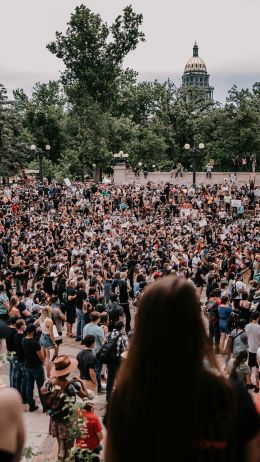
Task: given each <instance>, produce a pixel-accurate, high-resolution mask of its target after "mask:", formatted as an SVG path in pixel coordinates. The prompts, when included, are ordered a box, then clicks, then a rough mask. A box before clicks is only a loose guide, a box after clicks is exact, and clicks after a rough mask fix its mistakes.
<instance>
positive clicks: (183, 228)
mask: <svg viewBox="0 0 260 462" xmlns="http://www.w3.org/2000/svg"><path fill="white" fill-rule="evenodd" d="M172 181H173V182H174V180H172ZM259 220H260V197H259V190H258V188H257V187H255V186H254V184H253V183H251V184H250V185H243V186H239V185H237V184H236V182H235V181H232V182H230V183H226V184H223V185H214V186H199V187H197V188H194V187H189V188H188V187H186V186H185V185H182V186H180V185H176V184H174V183H173V184H170V183H166V184H163V185H154V184H149V183H148V184H147V185H146V186H140V185H138V184H131V185H124V186H118V185H114V184H109V185H108V184H106V185H105V184H95V183H86V184H82V183H75V184H73V185H72V186H71V187H66V186H65V185H58V184H49V185H48V184H46V185H44V186H37V185H36V184H27V185H17V184H11V185H5V186H4V187H3V188H2V189H1V191H0V319H1V320H3V321H6V322H8V324H9V327H8V329H9V331H8V332H9V334H8V335H7V340H6V345H7V350H8V360H9V365H10V369H9V371H10V373H9V378H10V385H11V386H12V387H14V388H16V389H17V390H18V391H19V392H20V394H21V396H22V400H23V403H25V404H28V405H29V411H31V412H33V411H35V410H36V409H38V406H37V405H36V404H35V397H34V384H35V383H36V384H37V387H38V393H39V397H40V401H41V404H42V408H43V411H44V412H48V410H50V409H51V408H52V407H53V406H52V404H51V399H52V398H53V396H52V395H53V392H52V388H51V387H53V386H55V385H58V386H59V387H61V388H62V390H66V393H67V394H68V395H69V396H70V395H71V396H74V395H78V396H80V397H81V398H89V399H91V398H93V396H94V395H95V394H97V393H100V394H102V393H103V388H102V380H103V383H104V378H105V381H106V399H107V401H108V402H110V398H111V393H112V391H113V386H114V383H115V378H116V376H117V373H118V370H119V366H120V364H121V363H122V361H123V358H126V357H127V350H128V348H129V344H130V343H132V340H130V339H132V334H133V330H135V319H134V316H135V313H136V312H137V313H138V311H139V306H140V304H141V303H142V298H143V293H146V290H145V288H146V286H149V285H151V283H153V282H154V281H157V283H158V281H160V280H161V279H162V280H163V279H164V277H165V276H172V278H173V279H176V280H178V281H187V283H188V284H189V285H190V286H191V287H192V286H193V287H194V289H195V290H196V295H197V299H198V300H199V301H200V307H201V316H202V318H203V320H204V322H205V325H206V329H207V332H208V337H209V339H210V342H211V344H212V345H213V347H214V349H215V352H216V353H221V354H222V355H223V358H224V365H225V373H226V374H227V375H231V376H232V375H234V374H235V373H236V374H237V375H238V376H239V378H240V379H241V381H242V382H244V384H245V385H246V387H247V389H248V390H253V391H254V392H255V393H256V394H257V393H258V392H259V365H258V364H259V363H260V326H259V311H260V305H259V304H260V242H259V240H260V227H259ZM258 307H259V309H258ZM180 309H181V307H180ZM160 310H161V306H160V304H158V307H157V316H158V319H159V318H160V316H162V313H161V312H160ZM177 319H178V318H176V323H175V324H174V325H166V324H165V335H167V334H166V330H168V333H169V335H170V336H171V335H175V332H176V330H180V331H182V332H183V335H184V336H185V326H184V325H181V324H179V323H178V321H177ZM187 322H188V321H187ZM147 329H149V322H148V323H147ZM65 335H66V336H68V337H69V338H75V342H79V345H80V347H81V345H82V349H81V350H80V352H79V353H78V356H77V360H78V369H79V371H80V374H79V376H76V377H74V379H73V380H71V381H69V380H68V376H69V373H71V372H72V371H73V370H75V367H76V366H75V364H74V362H73V361H74V360H73V359H71V358H68V357H67V356H66V355H60V354H59V348H60V345H61V344H62V342H63V341H64V336H65ZM136 341H137V342H138V339H136ZM133 342H135V336H134V337H133ZM155 342H156V339H155ZM157 346H158V347H159V348H160V344H158V345H157ZM162 347H163V346H162ZM180 351H181V345H180ZM175 353H177V354H178V352H175ZM183 359H184V361H187V360H188V358H186V359H185V358H183ZM73 367H74V369H73ZM252 371H254V376H253V377H252ZM46 378H47V379H48V380H47V382H46ZM56 401H57V398H56ZM52 410H53V409H52ZM81 413H83V414H84V413H85V414H84V415H85V417H86V419H88V421H89V422H90V421H91V422H92V423H93V425H92V427H91V428H92V430H93V429H94V430H93V435H94V436H93V435H92V436H93V438H92V440H91V437H89V436H88V437H86V438H83V437H82V438H78V439H77V445H78V447H79V448H80V449H89V450H91V451H96V452H97V453H98V452H99V451H100V441H101V440H102V437H103V435H102V428H101V426H100V423H99V420H98V418H97V417H96V416H95V413H94V411H93V407H92V405H90V404H88V405H86V406H85V408H84V409H83V411H81ZM83 414H81V415H83ZM50 415H51V417H50V434H51V435H52V436H54V437H56V438H57V439H58V442H59V454H60V457H61V458H62V457H64V460H65V458H66V457H67V455H68V451H69V450H70V449H71V446H72V443H74V441H73V442H72V443H71V442H69V443H68V442H66V441H67V439H68V425H66V423H64V422H65V421H64V416H63V418H62V419H61V416H59V418H57V416H56V418H55V413H54V412H52V413H50ZM91 419H92V420H91ZM89 431H90V430H89ZM93 439H94V442H93ZM86 441H87V443H86ZM6 460H7V459H6ZM8 460H9V459H8ZM10 460H12V459H10ZM111 460H112V459H111ZM113 460H116V459H113ZM121 460H122V459H121ZM203 460H204V459H203ZM230 460H231V459H230Z"/></svg>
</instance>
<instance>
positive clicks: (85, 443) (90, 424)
mask: <svg viewBox="0 0 260 462" xmlns="http://www.w3.org/2000/svg"><path fill="white" fill-rule="evenodd" d="M79 415H80V417H81V418H82V419H83V420H84V423H83V425H82V427H81V431H82V435H81V437H79V438H77V439H76V446H77V447H79V448H81V449H83V448H85V449H90V450H93V449H96V448H97V447H98V446H99V439H98V437H97V433H100V432H101V431H102V426H101V423H100V420H99V418H98V416H96V414H93V412H89V411H86V410H84V409H83V410H82V411H80V413H79Z"/></svg>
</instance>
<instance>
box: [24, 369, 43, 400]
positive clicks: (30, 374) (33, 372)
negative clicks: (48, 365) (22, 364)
mask: <svg viewBox="0 0 260 462" xmlns="http://www.w3.org/2000/svg"><path fill="white" fill-rule="evenodd" d="M26 379H27V385H26V396H27V403H28V404H29V406H30V407H34V406H35V400H34V397H33V389H34V382H36V385H37V388H38V393H39V398H40V400H41V403H42V407H43V408H45V402H44V398H43V396H42V394H41V387H42V386H43V384H44V369H43V367H42V366H39V367H37V368H36V369H29V368H28V367H26Z"/></svg>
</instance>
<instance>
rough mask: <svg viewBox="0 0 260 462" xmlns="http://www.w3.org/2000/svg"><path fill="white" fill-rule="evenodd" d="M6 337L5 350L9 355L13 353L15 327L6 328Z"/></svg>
mask: <svg viewBox="0 0 260 462" xmlns="http://www.w3.org/2000/svg"><path fill="white" fill-rule="evenodd" d="M7 329H8V330H7V335H6V348H7V351H9V353H11V352H15V344H14V336H15V334H16V332H17V330H16V329H15V327H8V328H7Z"/></svg>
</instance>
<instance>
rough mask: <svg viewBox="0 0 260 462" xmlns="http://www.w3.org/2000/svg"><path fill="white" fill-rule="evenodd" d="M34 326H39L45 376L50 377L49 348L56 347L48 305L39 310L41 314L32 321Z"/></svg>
mask: <svg viewBox="0 0 260 462" xmlns="http://www.w3.org/2000/svg"><path fill="white" fill-rule="evenodd" d="M34 325H35V326H40V328H41V331H42V333H41V337H40V345H41V348H42V353H43V357H44V361H45V367H46V373H47V377H48V378H49V377H50V370H51V363H50V350H51V349H53V348H55V347H56V344H55V338H54V332H53V320H52V310H51V308H50V307H49V306H45V307H43V308H42V310H41V315H40V317H39V319H37V321H35V323H34Z"/></svg>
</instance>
